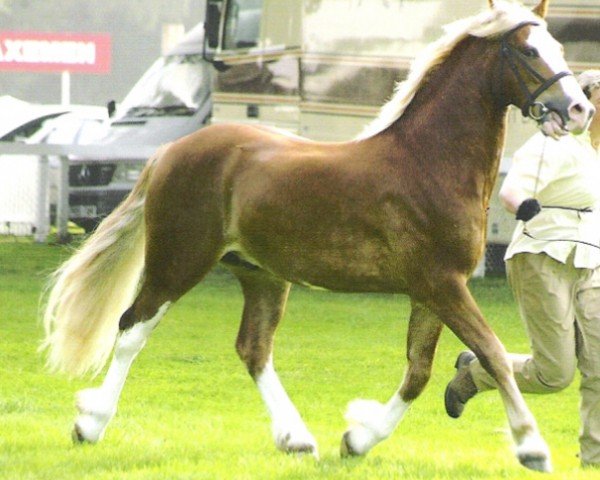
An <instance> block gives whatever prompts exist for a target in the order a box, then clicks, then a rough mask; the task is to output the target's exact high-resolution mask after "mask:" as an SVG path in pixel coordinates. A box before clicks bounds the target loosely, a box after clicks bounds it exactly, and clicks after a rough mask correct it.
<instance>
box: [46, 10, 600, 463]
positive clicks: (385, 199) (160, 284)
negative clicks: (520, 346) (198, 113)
mask: <svg viewBox="0 0 600 480" xmlns="http://www.w3.org/2000/svg"><path fill="white" fill-rule="evenodd" d="M546 8H547V5H546V0H542V2H541V3H540V4H539V5H538V6H537V7H536V8H535V9H534V11H530V10H529V9H526V8H525V7H522V6H520V5H516V4H514V3H512V2H504V1H501V0H498V1H496V2H494V3H493V4H492V5H491V8H490V9H488V10H486V11H484V12H482V13H481V14H479V15H476V16H473V17H469V18H466V19H464V20H460V21H458V22H456V23H454V24H452V25H450V26H449V27H448V28H447V31H446V33H445V35H444V36H442V37H441V38H440V40H438V41H437V42H435V43H433V44H431V45H430V46H429V48H428V49H426V51H425V52H424V54H423V55H421V56H419V57H418V58H417V60H416V62H415V64H414V65H413V67H412V69H411V73H410V75H409V78H408V79H407V81H406V82H404V83H402V84H400V85H399V88H398V90H397V92H396V94H395V95H394V96H393V98H392V99H391V101H390V102H389V103H388V104H387V105H386V106H385V107H384V108H383V110H382V112H381V114H380V116H379V117H378V118H377V119H376V121H375V123H374V124H373V125H371V126H370V127H369V128H368V129H367V130H366V131H365V133H363V134H362V135H361V136H359V137H358V138H356V139H354V140H353V141H349V142H347V143H319V142H313V141H310V140H306V139H303V138H300V137H296V136H293V135H290V134H286V133H283V132H280V131H275V130H273V129H269V128H265V127H259V126H250V125H232V124H229V125H214V126H210V127H207V128H204V129H201V130H199V131H198V132H196V133H193V134H191V135H189V136H187V137H184V138H182V139H180V140H178V141H176V142H174V143H172V144H169V145H166V146H164V147H162V148H161V149H160V150H159V151H158V152H157V154H156V155H155V156H154V157H153V158H151V159H150V160H149V162H148V165H147V166H146V168H145V170H144V171H143V173H142V175H141V178H140V179H139V181H138V183H137V185H136V186H135V188H134V190H133V191H132V193H131V194H130V196H129V197H128V198H127V199H126V200H125V201H124V203H123V204H122V205H120V207H119V208H118V209H117V210H115V211H114V212H113V213H112V214H111V215H110V216H109V217H107V218H106V219H105V220H104V222H103V223H102V224H101V225H100V226H99V228H98V230H97V231H96V232H95V233H94V234H93V235H92V236H91V237H90V238H89V239H88V240H87V242H86V243H85V244H84V245H83V246H82V247H81V249H80V250H79V251H78V252H77V253H75V254H74V256H73V257H72V258H71V259H69V260H68V261H67V262H66V263H65V264H64V265H63V266H62V267H61V268H60V269H59V270H58V271H57V273H56V275H55V277H54V280H53V285H52V287H51V291H50V294H49V297H48V304H47V308H46V313H45V319H44V321H45V327H46V333H47V338H46V342H45V347H47V348H48V350H49V352H48V353H49V357H48V362H49V365H50V367H51V368H53V369H54V370H58V371H65V372H69V373H71V374H83V373H85V372H89V371H91V372H94V373H98V372H99V371H100V369H101V368H102V367H103V365H104V364H105V362H106V361H107V359H108V358H109V356H110V354H111V352H112V351H113V349H114V353H113V358H112V361H111V363H110V367H109V369H108V371H107V373H106V377H105V379H104V382H103V383H102V385H101V386H100V387H99V388H94V389H88V390H83V391H81V392H80V393H79V396H78V402H77V408H78V409H79V415H78V417H77V419H76V421H75V427H74V431H73V437H74V440H75V441H81V442H83V441H87V442H96V441H98V440H100V439H101V437H102V436H103V434H104V431H105V429H106V426H107V425H108V423H109V421H110V419H111V418H112V417H113V415H114V414H115V412H116V408H117V402H118V398H119V395H120V393H121V390H122V388H123V385H124V383H125V379H126V376H127V373H128V370H129V367H130V365H131V363H132V361H133V359H134V358H135V356H136V355H137V354H138V353H139V351H140V350H141V349H142V347H143V346H144V343H145V341H146V339H147V337H148V336H149V335H150V332H151V331H152V330H153V329H154V328H155V327H156V325H157V324H158V322H159V320H160V319H161V317H162V316H163V315H164V314H165V312H166V311H167V309H168V307H169V305H171V304H172V303H173V302H175V301H176V300H177V299H178V298H180V297H181V296H182V295H184V294H185V293H186V292H187V291H188V290H190V289H191V288H192V287H193V286H194V285H196V284H197V283H198V282H200V281H201V280H202V279H203V277H204V276H205V275H206V274H207V273H208V272H209V271H210V270H211V269H212V268H213V267H214V266H215V265H216V264H217V263H218V262H219V261H221V262H223V263H224V264H225V265H227V266H228V267H229V268H230V269H231V271H232V272H233V274H234V275H235V276H236V277H237V279H238V280H239V281H240V283H241V285H242V289H243V295H244V300H245V304H244V309H243V317H242V322H241V327H240V331H239V335H238V338H237V343H236V347H237V351H238V353H239V355H240V357H241V359H242V360H243V361H244V362H245V364H246V366H247V368H248V371H249V373H250V375H251V376H252V378H253V379H254V380H255V382H256V384H257V387H258V390H259V391H260V394H261V395H262V397H263V400H264V402H265V404H266V407H267V409H268V411H269V414H270V416H271V420H272V427H273V435H274V440H275V443H276V445H277V447H278V448H279V449H281V450H284V451H286V452H309V453H312V454H313V455H315V456H317V444H316V442H315V439H314V438H313V436H312V434H311V433H310V432H309V430H308V428H307V427H306V425H305V424H304V422H303V420H302V418H301V416H300V414H299V413H298V411H297V410H296V408H295V406H294V404H293V403H292V401H291V400H290V399H289V397H288V395H287V393H286V392H285V390H284V388H283V386H282V385H281V383H280V381H279V379H278V376H277V374H276V372H275V370H274V367H273V359H272V347H273V335H274V333H275V329H276V327H277V324H278V323H279V321H280V319H281V317H282V314H283V311H284V306H285V303H286V299H287V296H288V292H289V289H290V285H291V284H292V283H298V284H304V285H312V286H317V287H322V288H325V289H329V290H334V291H343V292H400V293H404V294H407V295H408V296H409V297H410V299H411V305H412V311H411V315H410V321H409V329H408V345H407V357H408V369H407V371H406V374H405V377H404V379H403V382H402V384H401V386H400V387H399V390H398V391H397V392H396V393H395V394H394V395H393V396H392V397H391V399H390V400H389V401H388V402H387V403H386V404H380V403H377V402H375V401H356V402H353V403H352V404H350V406H349V409H348V413H347V417H348V419H349V420H350V427H349V428H348V430H347V431H346V432H345V433H344V435H343V438H342V446H341V451H342V454H345V455H363V454H366V453H367V452H368V451H369V450H370V449H371V448H372V447H374V446H375V445H376V444H377V443H378V442H380V441H382V440H383V439H385V438H386V437H388V436H389V435H390V434H391V433H392V431H393V430H394V428H395V427H396V425H397V424H398V422H399V421H400V419H401V418H402V416H403V414H404V413H405V412H406V410H407V409H408V407H409V405H410V404H411V403H412V402H413V400H415V399H416V398H417V397H418V396H419V394H420V393H421V392H422V390H423V388H424V387H425V384H426V383H427V381H428V379H429V377H430V372H431V365H432V359H433V356H434V352H435V348H436V344H437V342H438V338H439V335H440V332H441V330H442V326H443V325H447V326H448V327H449V328H450V329H451V330H452V331H453V332H454V333H455V334H456V335H457V336H458V338H460V340H462V341H463V342H464V344H465V345H467V346H468V347H469V348H470V349H471V350H472V351H473V352H474V353H475V354H476V355H477V357H478V358H479V359H480V361H481V364H482V365H483V366H484V367H485V368H486V369H487V370H488V371H489V372H490V374H491V375H493V377H494V378H495V379H496V381H497V382H498V389H499V391H500V394H501V396H502V400H503V401H504V405H505V408H506V413H507V416H508V421H509V424H510V428H511V431H512V435H513V438H514V441H515V442H516V454H517V457H518V459H519V460H520V462H521V463H522V464H523V465H525V466H526V467H528V468H532V469H537V470H543V471H548V470H550V468H551V466H550V457H549V451H548V447H547V446H546V443H545V442H544V440H543V439H542V437H541V435H540V433H539V431H538V427H537V426H536V422H535V420H534V418H533V416H532V414H531V413H530V411H529V410H528V408H527V406H526V404H525V402H524V400H523V397H522V395H521V393H520V392H519V390H518V388H517V385H516V383H515V380H514V378H513V375H512V369H511V365H510V364H509V362H508V360H507V357H506V354H505V349H504V347H503V345H502V344H501V343H500V341H499V340H498V338H497V337H496V336H495V335H494V333H493V332H492V330H491V328H490V327H489V326H488V324H487V323H486V322H485V320H484V318H483V316H482V314H481V312H480V311H479V309H478V307H477V305H476V304H475V302H474V300H473V298H472V297H471V294H470V292H469V290H468V288H467V280H468V278H469V276H470V274H471V272H472V271H473V269H474V268H475V266H476V264H477V262H478V260H479V258H480V257H481V255H482V251H483V248H484V244H485V231H486V209H487V206H488V202H489V197H490V194H491V192H492V187H493V185H494V182H495V180H496V175H497V169H498V163H499V160H500V156H501V153H502V148H503V141H504V130H505V119H506V113H507V108H508V105H509V104H514V105H517V106H519V107H521V108H522V111H523V113H524V114H525V115H529V116H532V117H534V118H535V119H536V120H538V123H539V124H540V128H542V129H543V130H544V131H545V132H546V133H547V134H548V135H552V136H558V135H563V134H565V133H566V132H567V131H568V130H571V131H579V130H583V129H585V128H586V126H587V124H588V122H589V119H590V117H591V115H592V113H593V107H592V106H591V104H590V103H589V102H588V101H587V99H586V98H585V96H584V95H583V93H582V92H581V90H580V89H579V87H578V85H577V82H576V81H575V80H574V79H573V77H572V76H571V74H570V72H569V71H568V68H567V65H566V63H565V61H564V58H563V56H562V51H561V47H560V45H559V44H558V43H557V42H556V41H555V40H554V39H553V38H552V37H551V36H550V34H549V33H548V32H547V29H546V24H545V22H544V20H543V16H544V14H545V10H546ZM127 307H129V308H127ZM123 312H125V313H123Z"/></svg>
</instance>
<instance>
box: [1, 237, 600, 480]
mask: <svg viewBox="0 0 600 480" xmlns="http://www.w3.org/2000/svg"><path fill="white" fill-rule="evenodd" d="M67 255H68V249H66V248H64V247H57V246H48V245H33V244H31V243H27V242H23V241H19V242H17V241H13V240H8V241H6V240H4V241H2V242H1V243H0V479H11V480H12V479H15V480H26V479H52V480H66V479H78V480H83V479H94V480H101V479H128V480H132V479H140V480H141V479H144V480H147V479H157V480H158V479H161V480H162V479H338V478H340V479H361V480H364V479H392V478H398V479H474V478H477V479H479V478H484V479H498V478H512V479H521V478H548V479H558V478H560V479H569V480H571V479H600V471H589V470H581V469H580V468H579V462H578V459H577V458H576V454H577V451H578V443H577V431H578V425H579V422H578V409H577V406H578V401H579V400H578V391H577V387H578V386H577V385H573V386H571V387H570V388H569V389H567V390H566V391H564V392H561V393H559V394H556V395H551V396H545V397H542V396H532V395H528V396H526V400H527V402H528V404H529V406H530V408H531V409H532V411H533V413H534V415H535V416H536V418H537V420H538V423H539V425H540V428H541V431H542V433H543V435H544V436H545V438H546V440H547V442H548V443H549V445H550V448H551V451H552V454H553V462H554V468H555V473H554V474H551V475H546V476H543V475H542V474H536V473H531V472H528V471H526V470H525V469H523V468H522V467H520V466H519V465H518V462H517V461H516V459H515V458H514V456H513V454H512V450H511V449H512V446H511V442H510V441H509V437H508V434H507V427H506V419H505V415H504V411H503V408H502V405H501V402H500V399H499V397H498V395H497V394H496V393H495V392H491V393H486V394H482V395H480V396H478V397H476V398H475V399H474V400H472V401H471V403H470V404H469V405H468V408H467V410H466V411H465V414H464V416H463V418H461V419H460V420H452V419H450V418H448V417H447V416H446V414H445V412H444V408H443V402H442V396H443V391H444V388H445V385H446V382H447V381H448V380H449V378H450V377H451V375H452V373H453V363H454V359H455V356H456V354H457V353H458V352H459V351H460V350H461V349H462V348H463V347H462V345H461V344H460V342H458V340H456V338H454V336H453V335H452V334H451V333H450V332H448V331H446V332H444V334H443V336H442V339H441V342H440V346H439V349H438V354H437V357H436V361H435V366H434V373H433V377H432V379H431V382H430V385H429V386H428V388H427V389H426V390H425V392H424V393H423V395H422V396H421V398H419V400H418V401H417V402H416V403H415V404H414V405H413V406H412V407H411V410H410V411H409V412H408V414H407V415H406V417H405V419H404V420H403V422H402V423H401V424H400V425H399V427H398V429H397V430H396V432H395V433H394V435H393V436H392V437H391V438H390V439H388V440H387V441H386V442H383V443H382V444H380V445H379V446H377V447H376V448H375V449H374V450H373V451H372V452H371V453H370V454H369V455H368V456H367V457H365V458H363V459H344V460H342V459H340V458H339V455H338V449H339V441H340V437H341V434H342V433H343V431H344V429H345V422H344V420H343V412H344V410H345V406H346V404H347V402H348V401H350V400H352V399H354V398H374V399H377V400H380V401H387V399H388V398H389V396H390V395H391V394H392V393H393V392H394V391H395V389H396V388H397V386H398V384H399V382H400V380H401V379H402V375H403V371H404V368H405V360H404V355H405V333H406V325H407V322H406V320H407V318H408V313H409V304H408V301H407V299H406V298H404V297H401V296H385V295H341V294H332V293H327V292H320V291H309V290H307V289H304V288H298V287H295V288H294V289H293V290H292V294H291V297H290V301H289V303H288V310H287V314H286V317H285V320H284V322H283V324H282V326H281V327H280V329H279V331H278V334H277V337H276V347H275V360H276V365H277V368H278V371H279V374H280V377H281V380H282V382H283V383H284V385H285V386H286V387H287V390H288V392H289V394H290V396H291V397H292V399H293V400H294V401H295V403H296V405H297V407H298V408H299V410H300V412H301V413H302V414H303V417H304V419H305V420H306V422H307V424H308V426H309V428H310V429H311V431H312V433H313V434H314V435H315V437H316V439H317V441H318V442H319V448H320V455H321V460H320V461H319V462H316V461H315V460H314V459H313V458H312V457H295V456H290V455H285V454H282V453H280V452H278V451H276V449H275V447H274V445H273V442H272V439H271V433H270V425H269V422H268V418H267V415H266V412H265V409H264V407H263V405H262V402H261V400H260V398H259V395H258V392H257V391H256V388H255V387H254V385H253V382H252V381H251V379H250V377H249V376H248V375H247V374H246V372H245V369H244V367H243V366H242V364H241V362H240V361H239V360H238V359H237V356H236V354H235V350H234V348H233V344H234V341H235V337H236V333H237V325H238V322H239V317H240V313H241V308H242V296H241V293H240V291H239V287H238V285H237V284H236V282H235V281H234V280H233V279H232V278H231V277H230V276H229V275H228V274H227V273H226V272H225V271H220V270H219V271H216V272H215V273H213V274H211V275H210V276H209V278H207V279H206V280H205V281H204V282H203V283H202V284H201V285H199V286H198V287H196V289H194V290H193V291H192V292H190V293H189V294H188V295H187V296H185V297H184V298H183V299H182V300H181V301H180V302H179V303H178V304H176V305H175V306H174V307H173V308H172V309H171V311H170V312H169V314H168V315H167V316H166V317H165V319H164V320H163V322H162V323H161V325H160V326H159V328H158V329H157V330H156V331H155V332H154V335H153V337H152V338H151V339H150V341H149V342H148V345H147V346H146V348H145V349H144V351H143V352H142V353H141V354H140V356H139V358H138V359H137V361H136V363H135V364H134V366H133V368H132V371H131V373H130V375H129V379H128V381H127V384H126V385H125V389H124V392H123V395H122V398H121V402H120V408H119V412H118V414H117V416H116V417H115V419H114V420H113V422H112V423H111V425H110V426H109V428H108V431H107V434H106V437H105V438H104V440H103V441H102V442H101V443H99V444H98V445H95V446H91V445H85V446H74V445H72V443H71V440H70V431H71V425H72V421H73V419H74V416H75V409H74V406H73V399H74V393H75V392H76V391H77V390H79V389H81V388H84V387H88V386H92V385H96V384H98V383H99V382H100V378H96V379H94V380H90V379H87V380H75V381H69V380H67V379H66V378H63V377H60V376H52V375H48V374H47V373H46V372H45V371H44V369H43V359H42V358H41V357H40V355H39V354H38V353H37V352H36V349H37V345H38V343H39V341H40V338H41V334H42V332H41V330H42V329H41V327H40V325H39V324H38V322H37V320H36V316H37V310H38V299H39V294H40V291H41V288H42V285H43V284H44V279H45V276H46V275H47V274H48V273H49V272H50V271H51V270H52V269H53V268H54V267H55V266H56V265H58V263H59V262H60V261H61V259H64V258H65V257H66V256H67ZM472 287H473V292H474V294H475V296H476V298H477V299H478V301H479V303H480V306H481V308H482V310H483V312H484V314H485V315H486V316H487V318H488V320H489V321H490V323H491V324H492V325H493V326H494V328H495V330H496V333H497V334H498V335H499V336H500V338H501V339H502V340H503V341H504V342H505V344H506V346H507V347H508V348H509V349H512V350H517V351H527V345H528V343H527V340H526V338H525V336H524V332H523V328H522V326H521V324H520V321H519V319H518V315H517V313H516V308H515V305H514V302H513V300H512V298H511V295H510V292H509V290H508V288H507V286H506V283H505V281H504V280H503V279H486V280H484V281H473V282H472Z"/></svg>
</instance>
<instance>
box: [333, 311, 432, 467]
mask: <svg viewBox="0 0 600 480" xmlns="http://www.w3.org/2000/svg"><path fill="white" fill-rule="evenodd" d="M441 331H442V323H441V322H440V321H439V320H438V319H437V317H436V316H435V315H433V314H432V313H431V312H430V311H429V310H427V309H426V308H425V307H423V306H422V305H420V304H417V303H415V302H413V304H412V311H411V315H410V322H409V326H408V340H407V350H406V356H407V359H408V369H407V371H406V374H405V375H404V379H403V381H402V385H401V387H400V389H399V390H398V391H397V392H396V393H395V394H394V395H393V396H392V398H391V399H390V400H389V401H388V402H387V403H386V404H385V405H384V404H381V403H379V402H377V401H375V400H355V401H353V402H352V403H350V405H349V406H348V410H347V412H346V420H348V422H349V428H348V430H346V433H344V436H343V437H342V444H341V447H340V451H341V454H342V456H347V455H365V454H366V453H367V452H368V451H369V450H371V449H372V448H373V447H374V446H375V445H377V444H378V443H379V442H381V441H382V440H384V439H386V438H387V437H389V436H390V435H391V433H392V432H393V431H394V429H395V428H396V426H397V425H398V423H399V422H400V420H402V417H403V416H404V413H405V412H406V411H407V410H408V407H409V406H410V404H411V403H412V402H413V400H415V399H416V398H417V397H418V396H419V395H420V394H421V392H422V391H423V389H424V388H425V385H426V384H427V382H428V380H429V377H430V375H431V365H432V362H433V356H434V354H435V348H436V345H437V342H438V339H439V337H440V332H441Z"/></svg>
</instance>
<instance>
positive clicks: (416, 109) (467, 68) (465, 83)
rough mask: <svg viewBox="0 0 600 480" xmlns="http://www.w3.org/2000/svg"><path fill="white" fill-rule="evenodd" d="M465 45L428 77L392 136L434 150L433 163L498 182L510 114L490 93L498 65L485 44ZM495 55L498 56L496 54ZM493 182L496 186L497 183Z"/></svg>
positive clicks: (472, 41) (470, 41) (466, 42)
mask: <svg viewBox="0 0 600 480" xmlns="http://www.w3.org/2000/svg"><path fill="white" fill-rule="evenodd" d="M476 42H477V41H476V40H475V39H468V40H465V41H464V42H463V43H462V44H461V45H459V46H457V47H456V48H455V50H457V51H455V52H453V53H452V54H451V56H450V57H449V58H448V59H446V60H445V61H444V62H443V63H442V64H441V65H439V66H438V67H436V68H435V70H434V71H432V72H431V73H430V74H429V78H428V80H427V81H426V83H425V84H424V85H423V86H422V87H421V88H420V89H419V91H418V92H417V94H416V95H415V97H414V98H413V100H412V101H411V103H410V105H409V106H408V108H407V109H406V111H405V113H404V115H403V116H401V117H400V118H399V119H398V120H397V121H396V123H395V124H394V125H392V127H391V131H393V132H394V134H395V135H396V136H397V137H398V140H399V141H403V139H404V140H406V141H408V142H410V141H411V139H413V140H412V141H414V138H415V136H414V132H418V136H417V137H416V138H418V142H420V143H422V144H423V145H432V146H435V147H432V148H433V150H434V151H436V152H439V155H436V154H435V153H434V155H433V157H432V159H431V160H428V161H433V162H435V161H442V162H444V163H448V162H451V163H454V164H455V165H456V168H457V171H458V170H460V171H463V172H473V173H478V174H482V175H484V176H492V177H493V179H495V175H496V173H497V168H498V162H499V159H500V155H501V152H502V147H503V144H504V133H505V118H506V108H504V107H500V106H499V105H498V103H497V100H496V99H495V98H494V96H493V94H492V92H493V89H492V88H491V82H492V81H493V78H494V74H495V72H494V71H492V70H493V65H495V62H494V61H492V60H493V59H492V58H488V56H489V55H486V54H485V51H484V49H483V47H482V45H483V44H482V43H481V42H480V43H479V44H476ZM492 55H494V53H492ZM493 179H492V180H493Z"/></svg>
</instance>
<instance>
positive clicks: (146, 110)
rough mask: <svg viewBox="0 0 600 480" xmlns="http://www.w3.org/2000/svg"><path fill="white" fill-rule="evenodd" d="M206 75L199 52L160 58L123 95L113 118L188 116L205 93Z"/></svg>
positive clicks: (206, 70)
mask: <svg viewBox="0 0 600 480" xmlns="http://www.w3.org/2000/svg"><path fill="white" fill-rule="evenodd" d="M208 75H209V71H208V68H207V66H206V62H205V61H204V60H203V59H202V55H200V54H194V55H169V56H166V57H161V58H159V59H158V60H157V61H156V62H155V63H154V65H152V66H151V67H150V69H149V70H148V71H147V72H146V73H145V74H144V76H143V77H142V78H141V79H140V80H139V81H138V82H137V83H136V84H135V86H134V87H133V89H132V90H131V92H129V94H128V95H127V96H126V97H125V100H123V102H122V103H121V105H120V106H119V108H118V109H117V112H116V114H115V118H117V119H118V118H126V117H154V116H162V115H192V114H193V113H194V112H195V111H196V110H197V109H198V107H199V106H200V102H201V101H202V100H203V99H204V98H205V97H206V96H207V95H208V93H209V88H210V79H209V78H208Z"/></svg>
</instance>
